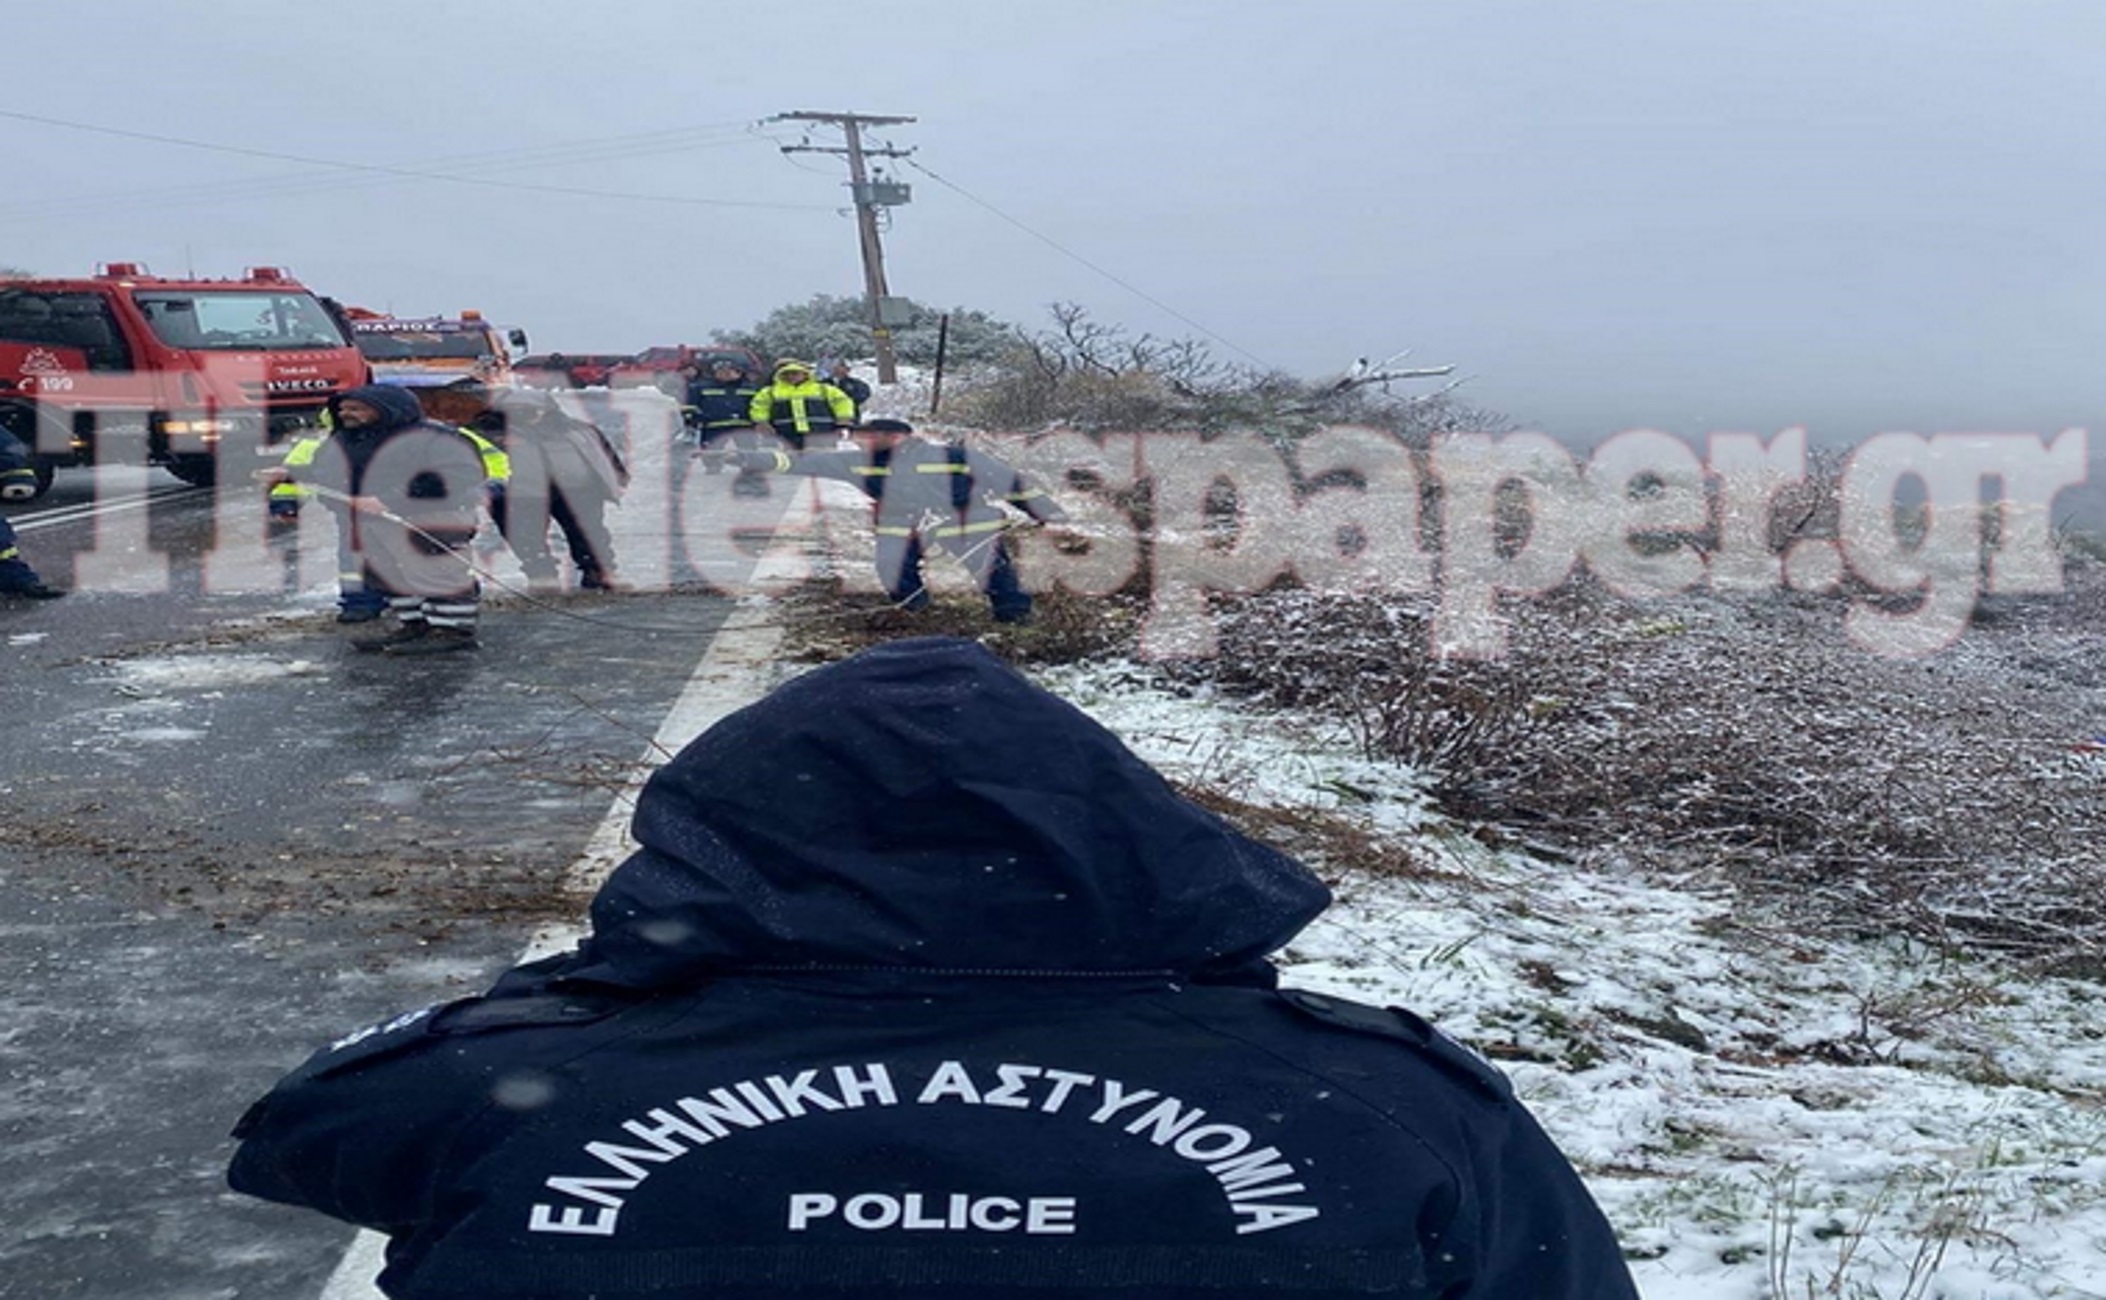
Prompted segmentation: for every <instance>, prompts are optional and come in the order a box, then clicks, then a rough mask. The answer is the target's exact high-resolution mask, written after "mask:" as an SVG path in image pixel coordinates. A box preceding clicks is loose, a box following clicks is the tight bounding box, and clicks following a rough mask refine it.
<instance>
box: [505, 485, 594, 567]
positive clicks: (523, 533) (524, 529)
mask: <svg viewBox="0 0 2106 1300" xmlns="http://www.w3.org/2000/svg"><path fill="white" fill-rule="evenodd" d="M606 511H607V501H606V498H604V497H600V498H597V499H593V498H588V499H587V500H586V501H585V503H584V508H583V509H577V508H574V507H573V506H572V505H571V501H570V496H569V494H568V493H566V492H565V491H564V490H563V489H562V488H559V487H553V486H552V487H551V488H550V489H549V494H548V518H549V519H552V520H554V521H555V524H556V527H558V528H560V529H562V530H563V544H564V545H565V546H566V547H568V548H569V550H570V562H571V563H572V564H573V565H575V566H576V567H577V570H578V576H579V577H580V578H583V577H585V576H586V575H588V574H598V573H605V572H606V571H607V570H608V569H609V568H611V567H613V564H614V538H613V537H612V536H611V535H610V534H609V533H608V532H607V516H606ZM526 513H527V512H526V511H523V510H521V511H517V512H515V511H514V510H513V507H512V499H511V496H510V494H508V493H507V494H503V495H499V496H495V497H492V498H491V499H490V518H491V519H492V520H493V521H494V522H495V523H496V524H497V531H498V532H499V533H501V534H503V535H504V539H505V544H506V545H508V546H510V547H511V548H512V554H514V555H516V556H518V557H519V567H520V568H522V569H524V570H526V575H527V576H528V577H529V578H550V577H554V576H555V573H556V561H555V559H554V558H553V557H551V556H550V555H549V552H548V520H542V521H540V523H541V526H540V527H539V528H536V527H533V526H532V524H531V523H529V522H528V521H527V520H526V519H525V517H524V516H525V515H526ZM514 524H517V525H518V528H517V529H516V530H515V529H514V527H513V525H514Z"/></svg>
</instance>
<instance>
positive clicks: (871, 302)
mask: <svg viewBox="0 0 2106 1300" xmlns="http://www.w3.org/2000/svg"><path fill="white" fill-rule="evenodd" d="M769 120H770V121H775V122H825V123H831V124H832V125H834V126H838V127H840V128H841V135H842V138H843V140H844V141H845V142H846V146H847V147H846V148H840V149H835V148H823V147H821V146H818V145H809V144H786V145H784V146H782V151H783V152H784V153H830V154H833V155H835V156H836V157H843V158H846V159H848V186H849V193H851V194H852V195H854V196H855V204H856V239H857V242H858V243H859V244H860V245H861V247H862V251H863V297H864V301H865V306H866V309H867V310H868V312H869V314H870V337H871V339H872V341H873V342H874V343H875V344H876V348H877V367H878V382H879V383H881V384H896V383H898V382H899V362H898V358H897V357H895V356H894V355H893V351H892V325H893V321H892V319H891V316H890V314H889V308H888V307H887V304H888V303H889V302H890V301H891V297H892V290H891V289H890V288H889V287H888V286H887V285H886V283H885V247H884V245H883V244H882V243H880V242H879V240H878V209H879V208H890V207H897V206H899V205H900V204H903V203H906V202H908V201H909V200H910V198H911V196H912V190H911V188H910V187H909V186H907V185H904V184H901V183H900V182H898V181H878V182H876V183H872V181H871V179H870V175H869V171H868V169H867V168H866V166H865V165H864V160H865V159H866V158H873V157H875V158H904V157H906V156H907V155H909V154H911V153H913V152H914V151H913V150H912V149H889V148H887V149H866V148H864V146H863V128H864V127H866V126H897V125H901V124H903V123H907V122H912V121H913V120H914V119H913V118H911V117H870V116H867V115H865V114H861V113H804V112H800V113H777V114H776V115H775V116H774V117H773V118H770V119H769Z"/></svg>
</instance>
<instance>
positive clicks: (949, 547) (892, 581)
mask: <svg viewBox="0 0 2106 1300" xmlns="http://www.w3.org/2000/svg"><path fill="white" fill-rule="evenodd" d="M935 541H936V545H937V546H939V547H941V548H942V549H944V550H946V551H949V552H950V553H951V554H952V555H955V556H957V557H958V559H959V561H960V562H961V563H963V564H964V565H965V567H966V570H967V571H968V572H970V573H971V574H972V575H973V581H974V582H977V583H978V584H980V590H981V591H983V592H985V593H987V603H988V605H989V606H990V607H991V608H992V609H993V610H994V616H995V621H996V622H997V623H1017V622H1022V621H1023V620H1024V619H1027V618H1029V617H1030V616H1031V593H1030V592H1028V591H1025V590H1024V587H1023V584H1022V583H1021V582H1019V581H1018V580H1017V576H1016V563H1015V561H1013V560H1011V559H1010V558H1009V543H1008V540H1007V539H1006V538H1004V537H1003V536H1002V535H1001V534H999V533H995V534H991V535H988V536H983V537H973V536H969V535H968V536H963V537H938V538H936V539H935ZM921 561H922V541H921V534H919V533H909V534H907V535H905V536H901V535H899V534H896V533H880V534H879V535H878V539H877V570H878V581H879V582H881V583H883V584H884V585H885V594H886V595H888V596H890V597H891V598H892V600H893V603H895V604H897V605H898V606H900V608H902V609H921V608H923V607H925V606H926V605H927V604H928V603H929V593H928V589H927V588H926V587H924V586H923V585H922V576H921Z"/></svg>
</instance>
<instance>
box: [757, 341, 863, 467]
mask: <svg viewBox="0 0 2106 1300" xmlns="http://www.w3.org/2000/svg"><path fill="white" fill-rule="evenodd" d="M746 413H747V414H748V415H750V416H751V417H753V423H754V424H755V425H756V426H758V427H760V428H762V429H773V430H774V431H775V436H776V437H778V438H781V439H782V440H783V441H784V442H787V443H789V444H790V447H791V448H792V449H793V450H796V451H803V450H804V442H805V439H806V438H808V437H810V436H811V435H813V434H815V433H818V434H826V433H835V432H838V431H840V430H842V429H846V428H849V427H850V426H852V425H854V424H855V422H856V402H855V399H854V398H852V397H850V396H849V395H848V394H847V393H844V392H842V391H841V390H840V389H838V388H836V387H834V386H833V385H832V384H826V383H821V382H820V381H819V379H818V377H817V376H816V374H815V373H814V372H813V370H812V367H811V364H810V363H809V362H805V361H783V362H778V363H777V364H776V367H775V378H774V381H773V382H772V383H770V384H769V385H768V386H767V387H766V388H763V389H761V390H760V391H759V392H757V393H755V394H754V395H753V403H752V405H750V406H748V407H747V408H746Z"/></svg>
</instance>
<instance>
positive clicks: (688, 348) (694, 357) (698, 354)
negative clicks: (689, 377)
mask: <svg viewBox="0 0 2106 1300" xmlns="http://www.w3.org/2000/svg"><path fill="white" fill-rule="evenodd" d="M718 357H730V358H732V359H733V360H735V361H737V362H738V363H739V364H740V365H741V366H744V367H745V368H746V373H747V374H749V375H752V376H753V377H754V378H755V379H766V378H767V377H768V366H767V362H765V361H763V360H762V359H761V356H760V354H759V353H757V352H755V351H753V350H752V349H751V348H742V347H739V346H738V345H737V344H733V343H707V344H702V345H692V344H687V343H679V344H674V345H672V346H670V347H659V348H645V349H644V350H643V351H641V352H638V353H635V354H633V355H626V354H625V355H615V354H610V353H605V352H547V353H542V354H539V355H536V356H531V357H523V358H521V359H520V360H518V361H516V362H514V363H513V365H512V372H513V373H514V374H515V375H518V376H519V377H520V379H521V381H522V382H524V383H527V384H530V385H532V386H534V387H536V388H565V387H568V388H599V387H604V388H656V389H658V390H660V391H661V392H664V393H666V394H667V395H668V396H671V397H675V398H678V397H682V396H685V394H686V383H687V381H686V379H685V378H684V377H683V376H682V375H681V373H680V371H681V369H682V368H683V367H685V366H689V365H692V366H694V367H695V368H696V369H697V370H699V371H700V372H701V373H702V374H705V375H706V374H708V373H709V363H710V362H712V361H714V360H716V359H717V358H718Z"/></svg>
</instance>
